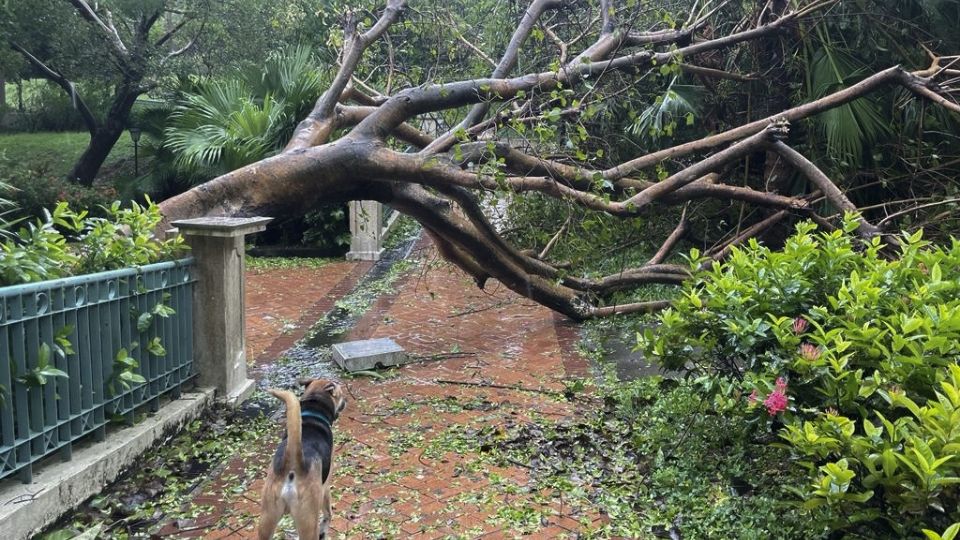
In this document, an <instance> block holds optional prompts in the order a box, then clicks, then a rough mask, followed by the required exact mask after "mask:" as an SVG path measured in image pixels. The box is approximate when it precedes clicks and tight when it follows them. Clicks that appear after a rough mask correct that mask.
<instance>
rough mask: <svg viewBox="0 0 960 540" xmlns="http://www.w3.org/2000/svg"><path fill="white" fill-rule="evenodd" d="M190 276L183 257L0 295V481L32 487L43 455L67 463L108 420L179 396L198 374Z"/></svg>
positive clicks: (0, 290)
mask: <svg viewBox="0 0 960 540" xmlns="http://www.w3.org/2000/svg"><path fill="white" fill-rule="evenodd" d="M191 269H192V259H183V260H180V261H174V262H165V263H158V264H153V265H149V266H143V267H139V268H127V269H123V270H116V271H111V272H101V273H97V274H89V275H84V276H77V277H71V278H65V279H58V280H52V281H44V282H39V283H31V284H27V285H18V286H13V287H3V288H0V478H4V477H7V476H10V475H13V474H18V475H19V478H20V479H21V480H22V481H23V482H30V481H31V478H32V466H33V464H35V463H36V462H38V461H39V460H41V459H43V458H44V457H47V456H49V455H51V454H54V453H59V454H60V457H61V458H63V459H65V460H66V459H70V456H71V445H72V444H73V443H74V442H76V441H77V440H78V439H80V438H81V437H84V436H88V435H91V436H92V437H94V438H95V439H96V440H98V441H99V440H103V438H104V436H105V426H106V424H107V423H108V422H110V421H111V420H125V421H126V422H130V423H132V422H133V419H134V414H135V412H136V411H137V410H138V409H141V408H145V409H149V410H151V411H156V410H157V409H158V408H159V405H160V397H161V396H162V395H164V394H168V393H169V394H171V395H172V396H173V397H179V395H180V390H181V388H182V387H183V385H184V384H185V383H186V382H188V381H189V380H190V379H191V378H192V377H193V374H194V372H193V331H192V328H193V326H192V325H193V321H192V307H193V304H192V300H191V298H192V288H193V278H192V277H191ZM158 306H159V307H158ZM171 309H172V311H173V313H170V310H171ZM164 315H166V317H164ZM58 336H60V337H64V336H65V337H66V338H67V340H68V341H69V343H67V342H66V341H63V340H62V339H60V340H58ZM124 351H125V352H126V354H123V352H124ZM118 358H121V359H123V362H118V361H117V359H118ZM128 358H129V359H133V360H135V361H136V362H137V363H138V364H139V367H136V368H131V367H130V366H132V365H133V363H132V362H130V361H129V360H127V359H128ZM45 360H46V361H47V363H48V364H49V366H48V367H46V368H45V367H44V364H45ZM124 362H126V363H124ZM54 370H60V371H62V372H63V374H60V375H57V374H56V373H57V372H56V371H54ZM125 371H126V372H134V373H136V374H139V375H141V376H142V377H143V379H145V380H146V382H141V383H137V382H134V381H136V380H139V379H138V378H137V377H136V376H132V377H131V376H130V375H126V376H125V377H126V379H127V380H126V381H124V380H123V377H121V374H123V373H124V372H125ZM64 374H65V375H66V376H64Z"/></svg>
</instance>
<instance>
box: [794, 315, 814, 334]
mask: <svg viewBox="0 0 960 540" xmlns="http://www.w3.org/2000/svg"><path fill="white" fill-rule="evenodd" d="M809 325H810V323H809V322H807V320H806V319H804V318H803V317H797V318H796V319H794V320H793V333H794V334H797V335H800V334H802V333H804V332H806V331H807V326H809Z"/></svg>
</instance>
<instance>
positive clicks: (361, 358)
mask: <svg viewBox="0 0 960 540" xmlns="http://www.w3.org/2000/svg"><path fill="white" fill-rule="evenodd" d="M333 359H334V360H335V361H336V362H337V364H339V365H340V367H341V368H343V369H344V370H346V371H366V370H370V369H376V368H378V367H389V366H399V365H401V364H406V363H407V362H409V361H410V360H409V358H408V357H407V354H406V353H405V352H404V351H403V348H401V347H400V346H399V345H397V343H396V342H395V341H393V340H392V339H389V338H380V339H367V340H363V341H348V342H346V343H337V344H336V345H334V346H333Z"/></svg>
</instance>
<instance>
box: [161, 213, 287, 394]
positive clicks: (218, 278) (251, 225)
mask: <svg viewBox="0 0 960 540" xmlns="http://www.w3.org/2000/svg"><path fill="white" fill-rule="evenodd" d="M270 220H271V218H264V217H254V218H222V217H215V218H196V219H186V220H181V221H175V222H173V226H174V227H177V229H179V231H180V234H182V235H183V237H184V239H185V240H186V242H187V243H188V244H189V245H190V249H191V251H192V254H193V258H194V261H195V262H194V268H195V270H194V275H195V277H196V279H197V281H196V283H195V285H194V289H193V346H194V349H193V350H194V365H195V366H196V369H197V375H198V384H199V385H201V386H213V387H216V389H217V395H218V397H219V399H221V400H224V401H226V402H227V403H229V404H231V405H236V404H238V403H240V402H242V401H243V400H244V399H246V398H247V397H249V395H250V393H252V392H253V389H254V383H253V381H252V380H250V379H248V378H247V355H246V352H245V351H246V341H245V337H244V329H243V322H244V298H243V296H244V275H243V271H244V241H243V240H244V237H245V236H246V235H248V234H251V233H255V232H259V231H262V230H264V229H265V228H266V227H267V223H268V222H269V221H270Z"/></svg>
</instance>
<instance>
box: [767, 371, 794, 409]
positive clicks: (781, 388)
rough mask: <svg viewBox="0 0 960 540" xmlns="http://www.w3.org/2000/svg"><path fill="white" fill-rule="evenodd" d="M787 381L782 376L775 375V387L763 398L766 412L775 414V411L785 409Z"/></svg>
mask: <svg viewBox="0 0 960 540" xmlns="http://www.w3.org/2000/svg"><path fill="white" fill-rule="evenodd" d="M788 402H789V401H788V399H787V381H786V380H784V378H783V377H777V383H776V388H775V389H774V391H773V392H771V393H770V395H769V396H767V399H765V400H763V405H764V406H765V407H766V408H767V414H769V415H770V416H776V414H777V413H779V412H782V411H785V410H786V409H787V403H788Z"/></svg>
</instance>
